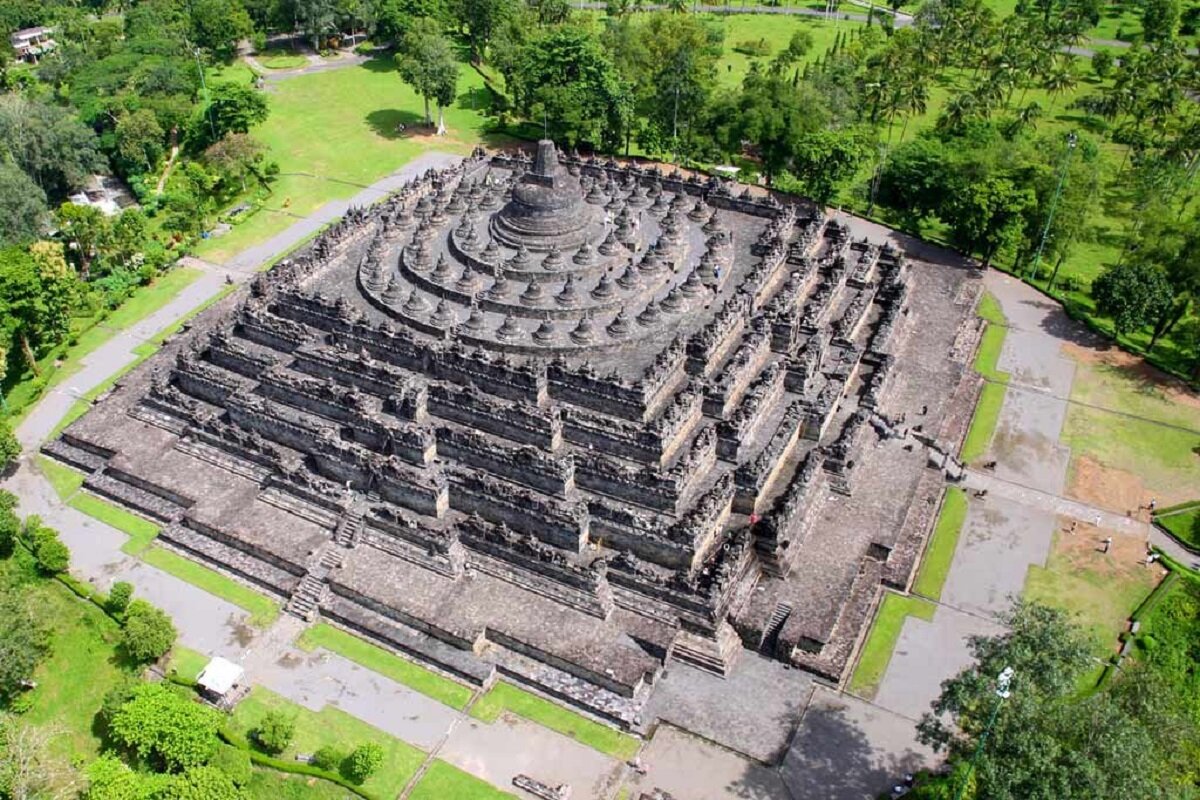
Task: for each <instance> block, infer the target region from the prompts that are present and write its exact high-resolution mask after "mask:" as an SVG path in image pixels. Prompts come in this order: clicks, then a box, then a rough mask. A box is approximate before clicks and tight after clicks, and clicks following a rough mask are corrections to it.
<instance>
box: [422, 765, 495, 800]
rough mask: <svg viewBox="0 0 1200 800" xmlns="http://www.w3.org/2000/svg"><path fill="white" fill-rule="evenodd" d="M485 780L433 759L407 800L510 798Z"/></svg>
mask: <svg viewBox="0 0 1200 800" xmlns="http://www.w3.org/2000/svg"><path fill="white" fill-rule="evenodd" d="M514 796H515V795H511V794H509V793H508V792H502V791H500V790H499V789H497V788H496V787H495V786H492V785H491V784H490V783H488V782H487V781H483V780H480V779H479V778H476V777H475V776H474V775H471V774H469V773H466V772H463V771H462V770H461V769H458V768H457V767H455V766H453V765H451V764H447V763H446V762H445V761H434V762H433V763H432V764H430V765H429V769H427V770H426V771H425V774H424V775H422V776H421V780H420V781H418V782H417V785H416V786H415V787H413V790H412V792H411V793H410V794H409V795H408V798H409V800H451V798H453V800H500V798H511V797H514Z"/></svg>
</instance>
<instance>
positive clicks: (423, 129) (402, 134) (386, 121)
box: [366, 108, 433, 139]
mask: <svg viewBox="0 0 1200 800" xmlns="http://www.w3.org/2000/svg"><path fill="white" fill-rule="evenodd" d="M366 119H367V124H368V125H370V126H371V130H373V131H375V133H377V134H379V135H380V136H382V137H383V138H385V139H406V138H408V137H410V136H419V135H421V134H426V133H432V132H433V129H432V128H430V127H429V126H428V125H426V124H425V118H424V117H423V116H421V115H420V114H414V113H413V112H411V111H401V110H400V109H398V108H380V109H377V110H375V111H372V112H371V113H369V114H367V118H366ZM400 125H403V126H404V130H401V129H400V128H399V126H400Z"/></svg>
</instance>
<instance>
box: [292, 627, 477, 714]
mask: <svg viewBox="0 0 1200 800" xmlns="http://www.w3.org/2000/svg"><path fill="white" fill-rule="evenodd" d="M296 643H297V644H298V645H299V646H300V647H301V648H302V649H304V650H312V649H314V648H317V647H323V648H325V649H326V650H329V651H331V652H334V653H337V654H338V655H340V656H343V657H345V658H348V659H350V660H351V661H353V662H355V663H357V664H360V665H362V666H364V667H366V668H367V669H369V670H372V671H374V672H378V673H379V674H380V675H384V676H387V677H388V678H391V679H392V680H394V681H396V682H397V683H402V684H404V685H405V686H407V687H409V688H410V689H414V690H416V691H418V692H420V693H421V694H423V695H426V696H428V697H432V698H433V699H434V700H437V701H438V702H439V703H445V704H446V705H448V706H450V707H452V708H457V709H459V710H460V711H461V710H462V709H464V708H466V706H467V703H468V702H470V700H471V696H472V695H473V694H474V690H473V689H471V688H470V687H468V686H466V685H464V684H461V683H458V682H457V681H453V680H451V679H450V678H446V677H443V676H442V675H439V674H438V673H436V672H433V671H432V670H428V669H425V668H424V667H422V666H421V665H419V664H417V663H415V662H413V661H409V660H408V659H407V658H403V657H401V656H398V655H395V654H393V653H389V652H388V651H387V650H384V649H383V648H382V647H378V646H376V645H374V644H371V643H370V642H368V641H366V640H365V639H360V638H359V637H357V636H354V635H353V634H350V633H346V632H345V631H343V630H341V629H340V628H335V627H333V626H332V625H330V624H329V623H326V622H321V623H318V624H316V625H314V626H313V627H311V628H308V629H306V630H305V631H304V633H303V634H301V636H300V639H299V640H298V641H297V642H296Z"/></svg>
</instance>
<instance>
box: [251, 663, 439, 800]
mask: <svg viewBox="0 0 1200 800" xmlns="http://www.w3.org/2000/svg"><path fill="white" fill-rule="evenodd" d="M273 710H279V711H283V712H284V713H286V714H289V715H294V717H295V720H296V734H295V737H294V738H293V740H292V744H291V745H290V746H289V747H288V749H287V750H285V751H284V752H283V754H282V755H281V756H280V758H284V759H288V760H291V759H292V758H294V757H295V755H296V754H297V753H312V752H314V751H316V750H317V749H319V748H321V747H324V746H331V747H336V748H337V749H338V750H341V751H342V752H346V753H348V752H350V751H351V750H353V749H354V748H355V747H357V746H358V745H360V744H365V743H367V742H375V743H377V744H379V746H381V747H382V748H383V750H384V759H383V766H382V767H381V768H380V769H379V771H378V772H377V773H375V774H374V775H372V776H371V777H370V778H368V779H367V782H366V783H365V784H364V785H363V788H364V789H365V790H367V791H368V792H370V793H372V794H374V795H375V796H376V797H381V798H382V797H388V798H391V797H397V796H399V794H400V791H401V790H402V789H403V788H404V787H405V785H407V784H408V781H409V780H410V779H411V778H412V776H413V775H414V774H416V771H417V768H418V767H420V766H421V763H422V762H423V761H424V760H425V754H424V753H422V752H421V751H420V750H418V749H417V748H415V747H413V746H412V745H410V744H407V743H405V742H402V741H400V740H399V739H397V738H395V737H394V736H390V735H389V734H387V733H384V732H383V731H381V730H379V729H378V728H375V727H373V726H371V725H368V724H367V723H365V722H363V721H362V720H360V719H358V718H357V717H353V716H351V715H350V714H347V713H346V712H345V711H342V710H341V709H339V708H335V707H333V706H325V707H324V708H322V709H321V710H320V711H309V710H308V709H307V708H304V707H303V706H299V705H297V704H295V703H293V702H291V701H290V700H287V699H285V698H283V697H281V696H279V695H277V694H275V693H274V692H271V691H269V690H267V689H263V688H261V687H255V688H254V689H253V690H252V691H251V692H250V694H249V696H248V697H246V699H245V700H243V701H242V702H240V703H239V704H238V705H237V707H236V708H235V709H234V711H233V726H234V728H235V729H236V730H237V731H238V732H240V733H242V734H243V735H247V734H249V732H250V731H252V730H253V729H254V727H255V726H256V725H257V724H258V723H259V722H260V721H261V720H262V718H263V717H264V716H266V714H267V712H269V711H273ZM342 792H343V793H345V790H342Z"/></svg>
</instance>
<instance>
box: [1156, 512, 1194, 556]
mask: <svg viewBox="0 0 1200 800" xmlns="http://www.w3.org/2000/svg"><path fill="white" fill-rule="evenodd" d="M1154 521H1155V522H1157V523H1158V524H1159V525H1161V526H1162V527H1164V528H1166V529H1167V530H1168V531H1170V532H1171V535H1172V536H1174V537H1175V538H1176V539H1179V540H1180V541H1181V542H1183V543H1185V544H1187V545H1190V546H1191V547H1195V548H1200V504H1197V505H1194V506H1192V507H1191V508H1188V509H1183V510H1179V511H1172V512H1168V513H1166V514H1156V515H1155V516H1154Z"/></svg>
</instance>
